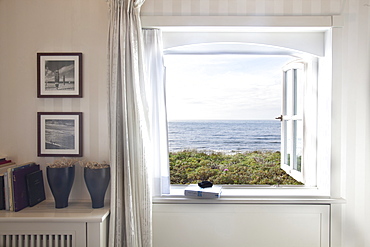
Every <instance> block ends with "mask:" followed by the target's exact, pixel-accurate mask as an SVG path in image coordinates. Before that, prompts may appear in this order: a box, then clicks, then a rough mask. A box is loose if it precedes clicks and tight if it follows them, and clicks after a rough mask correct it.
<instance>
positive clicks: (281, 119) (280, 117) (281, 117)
mask: <svg viewBox="0 0 370 247" xmlns="http://www.w3.org/2000/svg"><path fill="white" fill-rule="evenodd" d="M275 119H280V121H283V115H280V116H279V117H276V118H275Z"/></svg>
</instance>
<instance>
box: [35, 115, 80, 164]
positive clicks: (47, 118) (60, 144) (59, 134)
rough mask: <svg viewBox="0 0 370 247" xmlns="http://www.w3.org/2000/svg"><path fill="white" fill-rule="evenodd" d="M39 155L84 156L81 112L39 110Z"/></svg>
mask: <svg viewBox="0 0 370 247" xmlns="http://www.w3.org/2000/svg"><path fill="white" fill-rule="evenodd" d="M37 122H38V125H37V126H38V156H55V157H57V156H71V157H73V156H76V157H80V156H82V113H81V112H59V113H58V112H38V113H37Z"/></svg>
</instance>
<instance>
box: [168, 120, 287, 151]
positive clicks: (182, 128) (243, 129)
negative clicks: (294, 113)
mask: <svg viewBox="0 0 370 247" xmlns="http://www.w3.org/2000/svg"><path fill="white" fill-rule="evenodd" d="M280 125H281V123H280V121H277V120H212V121H210V120H197V121H170V122H168V139H169V151H170V152H178V151H182V150H198V151H205V152H212V151H214V152H223V153H239V152H246V151H257V150H258V151H267V150H269V151H280V142H281V141H280V140H281V138H280V135H281V130H280V129H281V126H280Z"/></svg>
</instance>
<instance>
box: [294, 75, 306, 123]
mask: <svg viewBox="0 0 370 247" xmlns="http://www.w3.org/2000/svg"><path fill="white" fill-rule="evenodd" d="M295 71H296V75H297V77H296V94H295V98H296V111H295V114H296V115H298V116H302V114H303V82H304V77H303V70H302V69H296V70H295Z"/></svg>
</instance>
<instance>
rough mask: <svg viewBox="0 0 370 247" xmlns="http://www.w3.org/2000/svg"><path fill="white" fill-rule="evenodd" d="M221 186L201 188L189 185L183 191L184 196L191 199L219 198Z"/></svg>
mask: <svg viewBox="0 0 370 247" xmlns="http://www.w3.org/2000/svg"><path fill="white" fill-rule="evenodd" d="M221 189H222V186H220V185H214V186H212V187H209V188H204V189H203V188H201V187H199V186H198V185H197V184H190V185H188V186H187V187H186V188H185V190H184V195H185V196H187V197H193V198H205V199H212V198H219V197H220V196H221Z"/></svg>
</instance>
